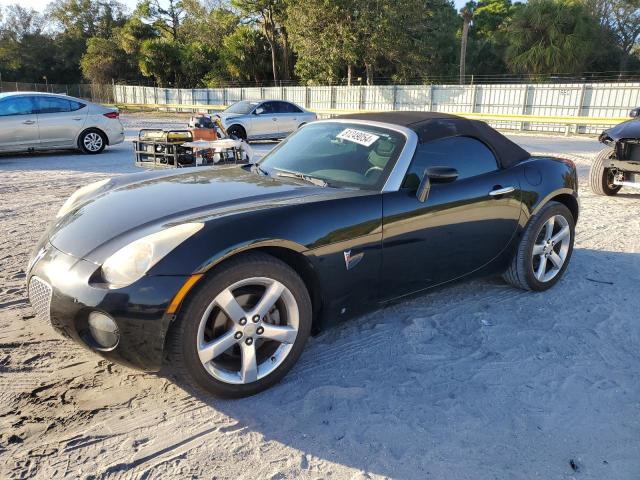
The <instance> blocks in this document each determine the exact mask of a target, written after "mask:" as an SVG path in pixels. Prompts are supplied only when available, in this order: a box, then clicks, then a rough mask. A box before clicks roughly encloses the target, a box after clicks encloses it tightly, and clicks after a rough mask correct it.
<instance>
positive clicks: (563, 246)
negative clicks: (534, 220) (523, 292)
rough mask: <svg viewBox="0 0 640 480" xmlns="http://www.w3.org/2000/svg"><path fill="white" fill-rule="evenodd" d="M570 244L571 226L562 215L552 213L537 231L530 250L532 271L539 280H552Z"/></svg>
mask: <svg viewBox="0 0 640 480" xmlns="http://www.w3.org/2000/svg"><path fill="white" fill-rule="evenodd" d="M570 245H571V227H569V222H568V221H567V219H566V218H565V217H564V216H562V215H554V216H552V217H551V218H549V220H547V221H546V222H545V223H544V224H543V225H542V228H541V229H540V232H538V235H537V237H536V241H535V244H534V246H533V250H532V258H531V261H532V266H533V273H534V275H535V277H536V279H537V280H538V281H539V282H543V283H544V282H548V281H550V280H552V279H553V278H554V277H555V276H556V275H558V273H559V272H560V270H561V269H562V266H563V265H564V263H565V261H566V259H567V255H568V253H569V247H570Z"/></svg>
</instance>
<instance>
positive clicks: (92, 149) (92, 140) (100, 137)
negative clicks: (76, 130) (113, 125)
mask: <svg viewBox="0 0 640 480" xmlns="http://www.w3.org/2000/svg"><path fill="white" fill-rule="evenodd" d="M106 146H107V136H106V135H105V134H104V133H103V132H101V131H100V130H98V129H96V128H90V129H88V130H85V131H84V132H82V133H81V134H80V136H79V137H78V147H80V150H82V151H83V152H84V153H86V154H88V155H96V154H98V153H101V152H102V151H103V150H104V149H105V147H106Z"/></svg>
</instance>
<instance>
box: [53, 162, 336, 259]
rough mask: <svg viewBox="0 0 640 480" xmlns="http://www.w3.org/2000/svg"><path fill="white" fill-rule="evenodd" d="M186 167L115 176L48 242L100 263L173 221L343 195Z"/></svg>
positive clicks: (239, 171)
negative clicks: (176, 171) (123, 247)
mask: <svg viewBox="0 0 640 480" xmlns="http://www.w3.org/2000/svg"><path fill="white" fill-rule="evenodd" d="M185 170H186V172H180V173H176V174H170V175H168V174H166V172H159V173H158V174H156V175H150V174H148V173H146V174H145V173H143V174H140V176H138V175H137V174H134V175H128V176H125V177H124V178H122V177H120V178H118V177H117V178H115V179H114V180H112V182H111V183H110V184H108V185H107V190H106V191H101V192H99V193H98V194H97V195H95V196H93V197H92V198H89V199H84V200H83V201H82V202H81V203H80V205H79V206H76V207H75V208H74V209H73V210H72V211H71V212H69V213H68V214H66V215H65V216H63V217H62V218H60V219H58V220H57V221H56V222H55V223H54V224H53V225H51V227H50V230H49V231H48V232H47V236H48V238H49V241H50V242H51V244H52V245H53V246H54V247H56V248H57V249H58V250H61V251H63V252H65V253H67V254H69V255H72V256H74V257H76V258H82V259H85V260H89V261H92V262H95V263H102V262H103V261H104V260H105V259H106V257H107V256H108V255H111V254H112V253H113V252H115V251H116V250H117V249H118V248H121V247H122V246H124V245H126V244H128V243H129V242H131V241H133V240H136V239H138V238H141V237H142V236H144V235H147V234H149V233H153V232H155V231H158V230H160V229H162V228H164V227H166V226H167V225H170V224H175V223H181V222H187V221H207V220H210V219H211V218H213V217H216V216H221V215H229V214H236V213H240V212H242V211H245V210H256V209H260V208H269V207H276V206H279V205H287V204H290V203H292V202H296V203H299V202H300V201H303V200H305V199H307V200H309V199H311V198H315V197H318V196H320V197H324V196H330V197H333V196H336V195H341V194H342V195H344V191H343V192H342V193H340V189H333V188H321V187H315V186H313V185H306V184H300V183H298V182H296V181H291V182H289V181H288V179H274V178H271V177H264V176H259V175H257V174H254V173H251V172H247V171H246V170H244V169H243V168H240V167H231V168H212V169H206V168H193V169H185Z"/></svg>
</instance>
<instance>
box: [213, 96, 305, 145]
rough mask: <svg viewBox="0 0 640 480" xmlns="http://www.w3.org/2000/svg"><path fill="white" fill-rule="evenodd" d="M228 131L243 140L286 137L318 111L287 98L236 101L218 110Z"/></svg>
mask: <svg viewBox="0 0 640 480" xmlns="http://www.w3.org/2000/svg"><path fill="white" fill-rule="evenodd" d="M218 117H220V119H221V120H222V124H223V125H224V127H225V129H226V130H227V133H228V134H229V136H231V137H236V138H240V139H243V140H265V139H277V138H284V137H286V136H287V135H289V134H290V133H291V132H293V131H295V130H297V129H298V128H299V127H300V126H302V125H304V124H305V123H309V122H312V121H314V120H316V118H317V117H316V114H315V113H313V112H309V111H308V110H305V109H304V108H302V107H300V106H298V105H296V104H295V103H291V102H287V101H284V100H258V101H248V100H245V101H242V102H238V103H234V104H233V105H231V106H230V107H229V108H227V109H226V110H224V111H223V112H221V113H219V114H218Z"/></svg>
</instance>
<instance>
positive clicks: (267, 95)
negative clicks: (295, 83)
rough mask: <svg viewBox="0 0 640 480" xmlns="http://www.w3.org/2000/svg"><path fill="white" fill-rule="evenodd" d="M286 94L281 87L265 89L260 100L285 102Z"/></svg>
mask: <svg viewBox="0 0 640 480" xmlns="http://www.w3.org/2000/svg"><path fill="white" fill-rule="evenodd" d="M283 97H284V92H283V89H282V88H281V87H263V88H262V94H261V97H260V98H263V99H265V100H267V99H268V100H284V98H283Z"/></svg>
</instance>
